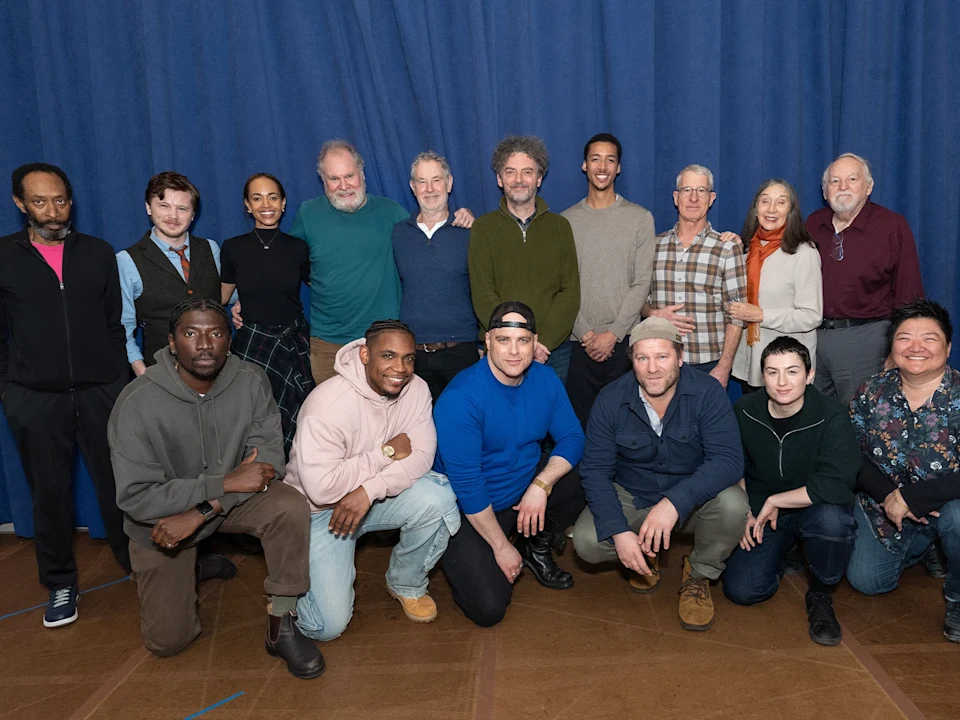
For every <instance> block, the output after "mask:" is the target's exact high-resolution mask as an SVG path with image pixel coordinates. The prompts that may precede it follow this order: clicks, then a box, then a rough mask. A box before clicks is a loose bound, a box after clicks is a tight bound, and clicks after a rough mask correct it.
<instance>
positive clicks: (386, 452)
mask: <svg viewBox="0 0 960 720" xmlns="http://www.w3.org/2000/svg"><path fill="white" fill-rule="evenodd" d="M380 449H381V450H382V451H383V454H384V455H386V456H387V457H388V458H390V459H391V460H393V456H394V455H396V454H397V451H396V450H394V449H393V447H392V446H390V445H384V446H383V447H382V448H380Z"/></svg>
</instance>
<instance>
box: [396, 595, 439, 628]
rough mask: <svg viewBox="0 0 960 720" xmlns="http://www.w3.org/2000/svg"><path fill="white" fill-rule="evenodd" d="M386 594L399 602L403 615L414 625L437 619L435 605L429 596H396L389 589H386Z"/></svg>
mask: <svg viewBox="0 0 960 720" xmlns="http://www.w3.org/2000/svg"><path fill="white" fill-rule="evenodd" d="M387 594H388V595H390V597H392V598H394V599H396V600H398V601H399V602H400V605H401V606H403V614H404V615H406V616H407V619H409V620H412V621H413V622H416V623H428V622H432V621H434V620H436V619H437V604H436V603H435V602H434V601H433V598H432V597H430V596H429V595H424V596H423V597H418V598H409V597H404V596H403V595H397V594H396V593H395V592H394V591H393V590H391V589H390V588H387Z"/></svg>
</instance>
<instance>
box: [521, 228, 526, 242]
mask: <svg viewBox="0 0 960 720" xmlns="http://www.w3.org/2000/svg"><path fill="white" fill-rule="evenodd" d="M520 232H522V233H523V242H524V243H526V242H527V231H526V230H525V229H523V228H521V229H520Z"/></svg>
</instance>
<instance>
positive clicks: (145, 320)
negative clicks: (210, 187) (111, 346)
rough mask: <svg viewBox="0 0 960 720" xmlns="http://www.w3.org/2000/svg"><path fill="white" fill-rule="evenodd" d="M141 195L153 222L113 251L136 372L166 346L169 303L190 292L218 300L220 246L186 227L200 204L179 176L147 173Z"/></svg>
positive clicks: (190, 186) (130, 358) (130, 359)
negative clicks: (140, 331)
mask: <svg viewBox="0 0 960 720" xmlns="http://www.w3.org/2000/svg"><path fill="white" fill-rule="evenodd" d="M145 200H146V206H147V215H148V216H149V217H150V219H151V220H152V221H153V227H152V228H151V229H150V232H148V233H145V234H144V236H143V237H142V238H140V241H139V242H138V243H136V244H135V245H133V246H132V247H129V248H127V249H126V250H121V251H120V252H119V253H117V266H118V267H119V269H120V290H121V294H122V295H123V314H122V316H121V322H122V324H123V328H124V330H125V331H126V335H127V361H128V362H129V363H130V367H131V368H132V369H133V372H134V373H135V374H136V375H142V374H143V371H144V370H146V369H147V366H148V365H153V364H154V363H155V362H156V360H155V359H154V357H153V356H154V353H156V352H157V350H160V349H161V348H164V349H165V348H166V347H167V346H168V345H169V342H168V340H167V335H168V333H169V325H170V312H171V311H172V310H173V308H174V307H176V306H177V305H178V304H179V303H181V302H183V301H184V300H186V299H187V298H190V297H201V298H210V299H211V300H217V301H219V299H220V247H219V246H218V245H217V244H216V243H215V242H214V241H213V240H206V239H204V238H200V237H196V236H191V235H190V232H189V229H190V224H191V223H192V222H193V218H194V216H195V215H196V212H197V206H198V205H199V204H200V193H199V191H198V190H197V188H196V187H194V185H193V183H191V182H190V181H189V180H188V179H187V178H186V177H185V176H184V175H180V174H179V173H175V172H162V173H160V174H159V175H154V176H153V177H152V178H150V182H149V183H147V192H146V198H145ZM137 326H140V327H141V328H142V329H143V348H142V349H141V348H140V347H138V346H137V341H136V339H135V337H134V333H135V331H136V329H137Z"/></svg>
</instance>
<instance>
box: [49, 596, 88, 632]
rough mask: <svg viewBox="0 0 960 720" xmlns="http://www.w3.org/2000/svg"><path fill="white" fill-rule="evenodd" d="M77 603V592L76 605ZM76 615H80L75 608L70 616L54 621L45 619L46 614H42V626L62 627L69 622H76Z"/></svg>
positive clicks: (78, 597) (78, 601)
mask: <svg viewBox="0 0 960 720" xmlns="http://www.w3.org/2000/svg"><path fill="white" fill-rule="evenodd" d="M79 604H80V595H79V594H78V595H77V605H79ZM78 617H80V612H79V610H77V609H74V611H73V615H71V616H70V617H68V618H64V619H63V620H56V621H54V622H50V621H49V620H47V616H46V615H44V616H43V626H44V627H48V628H55V627H63V626H64V625H69V624H70V623H74V622H76V621H77V618H78Z"/></svg>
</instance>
